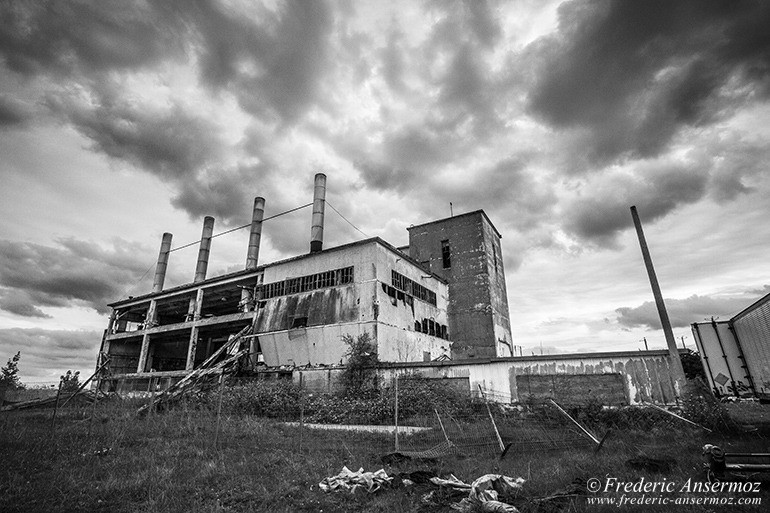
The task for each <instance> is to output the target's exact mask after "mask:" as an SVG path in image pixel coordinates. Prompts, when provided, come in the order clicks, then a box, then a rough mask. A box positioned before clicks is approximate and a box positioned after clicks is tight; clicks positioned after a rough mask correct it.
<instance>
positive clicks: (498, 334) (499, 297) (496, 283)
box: [481, 216, 513, 356]
mask: <svg viewBox="0 0 770 513" xmlns="http://www.w3.org/2000/svg"><path fill="white" fill-rule="evenodd" d="M481 218H482V227H483V230H484V248H485V253H486V257H487V275H488V276H489V278H488V287H489V295H490V298H489V302H490V306H491V307H492V324H493V329H494V333H495V344H496V347H495V350H496V356H513V351H512V349H513V348H512V338H511V321H510V317H509V312H508V290H507V288H506V285H505V267H504V265H503V250H502V245H501V244H500V236H499V235H498V234H497V231H496V230H495V229H494V227H493V226H492V225H491V224H490V223H489V222H488V221H487V219H486V217H484V216H481Z"/></svg>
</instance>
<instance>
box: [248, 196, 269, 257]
mask: <svg viewBox="0 0 770 513" xmlns="http://www.w3.org/2000/svg"><path fill="white" fill-rule="evenodd" d="M264 215H265V198H262V197H260V196H257V197H256V198H254V212H253V213H252V215H251V233H250V234H249V250H248V252H247V253H246V269H250V270H254V269H256V268H257V261H258V260H259V244H260V241H261V240H262V217H263V216H264Z"/></svg>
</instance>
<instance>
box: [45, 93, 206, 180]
mask: <svg viewBox="0 0 770 513" xmlns="http://www.w3.org/2000/svg"><path fill="white" fill-rule="evenodd" d="M47 104H48V106H49V107H50V108H51V109H52V110H53V111H54V112H56V113H58V114H59V115H61V116H63V117H64V118H65V119H67V120H68V121H69V122H71V123H72V124H73V125H74V126H75V128H76V129H77V130H78V131H79V132H81V133H82V134H83V135H85V136H86V137H88V138H89V139H90V140H92V141H93V142H94V145H95V149H96V150H98V151H101V152H103V153H105V154H106V155H109V156H110V157H113V158H117V159H121V160H124V161H127V162H130V163H132V164H135V165H137V166H139V167H140V168H144V169H146V170H148V171H151V172H153V173H156V174H158V175H160V176H161V177H163V178H167V179H168V178H180V177H183V178H186V177H187V176H188V175H189V174H191V173H194V172H195V171H196V170H198V169H200V168H201V167H203V166H204V165H206V164H207V163H209V162H210V161H212V160H215V159H216V158H217V156H218V151H219V148H220V141H219V139H218V137H217V135H216V134H217V130H216V127H215V126H213V125H212V124H211V123H209V122H207V121H206V120H205V119H203V118H201V117H199V116H195V115H193V114H191V113H188V112H186V111H185V110H184V109H183V108H182V107H180V106H179V105H173V106H172V107H170V108H168V109H159V108H150V107H148V106H146V105H142V104H133V103H129V102H128V101H124V100H122V99H120V92H119V91H117V90H115V89H113V88H112V87H104V86H103V87H101V88H100V94H98V95H96V94H95V95H93V96H92V97H91V98H90V99H89V101H86V100H85V99H84V98H81V97H75V96H73V95H66V96H65V95H49V97H48V100H47Z"/></svg>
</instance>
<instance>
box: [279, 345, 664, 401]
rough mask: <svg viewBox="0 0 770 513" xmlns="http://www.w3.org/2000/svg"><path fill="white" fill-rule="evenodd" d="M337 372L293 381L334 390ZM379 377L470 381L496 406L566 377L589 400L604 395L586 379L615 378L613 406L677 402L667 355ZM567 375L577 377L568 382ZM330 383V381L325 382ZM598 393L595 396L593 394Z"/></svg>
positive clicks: (490, 363)
mask: <svg viewBox="0 0 770 513" xmlns="http://www.w3.org/2000/svg"><path fill="white" fill-rule="evenodd" d="M340 370H341V369H339V368H315V369H313V368H308V369H297V370H295V374H294V379H295V380H298V379H299V373H300V372H301V373H302V375H303V380H305V381H304V383H306V384H308V386H311V385H310V384H312V386H313V387H314V388H313V389H315V390H318V391H324V390H333V389H334V388H335V381H334V380H335V379H336V376H337V374H338V373H339V371H340ZM379 372H380V374H381V376H382V379H383V380H385V381H389V380H392V379H393V378H394V377H395V376H407V375H413V374H415V373H419V374H420V375H422V376H424V377H426V378H468V383H469V386H470V391H471V393H476V391H477V390H478V386H479V385H480V386H481V387H482V388H483V389H484V390H485V393H486V394H487V396H488V398H490V399H492V400H495V401H498V402H505V403H509V402H513V403H517V402H524V401H526V400H527V391H524V390H519V388H518V384H517V382H518V381H519V380H518V379H517V377H519V376H533V375H534V376H554V375H558V376H565V377H566V379H567V381H566V383H568V384H569V385H570V386H571V387H572V390H571V391H570V393H571V395H572V396H573V397H578V396H583V397H585V399H586V400H587V399H589V398H591V397H594V395H596V396H597V397H601V394H604V393H605V392H602V391H600V390H599V389H597V387H596V380H595V379H586V377H585V376H592V375H593V376H598V375H610V374H616V375H618V376H619V377H617V378H612V379H619V380H621V381H622V384H623V401H621V400H620V399H619V394H618V393H617V391H615V392H612V393H613V394H614V395H613V400H612V402H614V403H625V404H641V403H643V402H652V403H657V404H672V403H674V402H675V400H676V399H675V395H674V388H673V380H672V378H671V371H670V368H669V359H668V351H644V352H641V351H640V352H618V353H595V354H591V353H584V354H580V355H556V356H553V355H551V356H542V357H524V358H496V359H491V360H483V361H475V362H474V361H468V360H466V361H463V362H430V363H402V364H392V365H389V366H386V367H383V368H382V369H380V371H379ZM569 376H576V378H575V379H574V380H571V381H570V380H569ZM328 380H331V381H328ZM594 390H596V392H597V393H596V394H594Z"/></svg>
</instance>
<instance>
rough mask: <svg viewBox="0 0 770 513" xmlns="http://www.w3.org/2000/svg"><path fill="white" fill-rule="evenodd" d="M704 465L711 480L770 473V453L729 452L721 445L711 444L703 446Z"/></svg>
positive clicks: (737, 478) (730, 479) (743, 477)
mask: <svg viewBox="0 0 770 513" xmlns="http://www.w3.org/2000/svg"><path fill="white" fill-rule="evenodd" d="M703 456H704V458H705V461H704V464H703V465H704V467H705V468H706V477H707V478H708V480H709V482H714V481H724V480H728V481H732V480H741V479H745V478H746V477H747V476H748V475H751V476H752V479H754V478H755V477H754V476H757V475H759V474H763V473H770V453H763V452H740V453H739V452H733V453H727V452H725V451H724V450H722V448H721V447H719V446H716V445H711V444H706V445H704V446H703Z"/></svg>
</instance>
